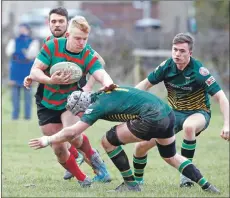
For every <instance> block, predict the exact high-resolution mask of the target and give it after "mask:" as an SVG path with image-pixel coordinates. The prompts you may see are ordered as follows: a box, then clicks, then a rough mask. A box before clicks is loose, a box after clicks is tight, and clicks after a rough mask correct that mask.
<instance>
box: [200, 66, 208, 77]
mask: <svg viewBox="0 0 230 198" xmlns="http://www.w3.org/2000/svg"><path fill="white" fill-rule="evenodd" d="M199 72H200V74H201V75H202V76H207V75H208V74H209V71H208V69H207V68H205V67H201V68H200V69H199Z"/></svg>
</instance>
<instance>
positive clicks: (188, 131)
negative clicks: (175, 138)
mask: <svg viewBox="0 0 230 198" xmlns="http://www.w3.org/2000/svg"><path fill="white" fill-rule="evenodd" d="M183 131H184V132H185V133H186V134H187V135H194V134H195V131H196V128H195V126H194V125H191V124H189V123H188V124H184V125H183Z"/></svg>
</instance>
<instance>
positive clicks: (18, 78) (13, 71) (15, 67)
mask: <svg viewBox="0 0 230 198" xmlns="http://www.w3.org/2000/svg"><path fill="white" fill-rule="evenodd" d="M32 41H33V39H32V38H31V37H30V36H25V35H20V36H19V37H17V38H15V52H14V53H13V54H12V57H11V60H10V80H13V81H15V82H16V84H18V85H23V80H24V78H25V77H26V76H28V75H29V73H30V69H31V67H32V65H33V62H34V60H28V59H27V58H26V57H25V56H24V54H23V49H24V50H27V49H28V48H29V46H30V44H31V42H32Z"/></svg>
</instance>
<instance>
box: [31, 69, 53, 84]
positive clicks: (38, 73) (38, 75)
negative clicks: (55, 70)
mask: <svg viewBox="0 0 230 198" xmlns="http://www.w3.org/2000/svg"><path fill="white" fill-rule="evenodd" d="M30 77H31V78H32V80H34V81H37V82H39V83H42V84H49V83H50V77H48V76H47V75H45V74H44V72H43V71H42V70H41V69H38V68H32V69H31V71H30Z"/></svg>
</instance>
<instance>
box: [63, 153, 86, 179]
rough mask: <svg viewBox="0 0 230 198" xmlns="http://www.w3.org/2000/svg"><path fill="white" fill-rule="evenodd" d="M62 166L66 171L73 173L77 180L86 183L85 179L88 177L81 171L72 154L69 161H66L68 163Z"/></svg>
mask: <svg viewBox="0 0 230 198" xmlns="http://www.w3.org/2000/svg"><path fill="white" fill-rule="evenodd" d="M61 165H62V166H63V167H64V168H65V169H66V170H68V171H69V172H71V173H72V174H73V175H74V176H75V177H76V178H77V180H79V181H84V179H85V178H86V175H85V174H84V173H83V172H82V171H81V170H80V168H79V166H78V165H77V163H76V161H75V158H74V156H73V155H72V154H70V156H69V159H68V160H67V161H66V163H65V164H61Z"/></svg>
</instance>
